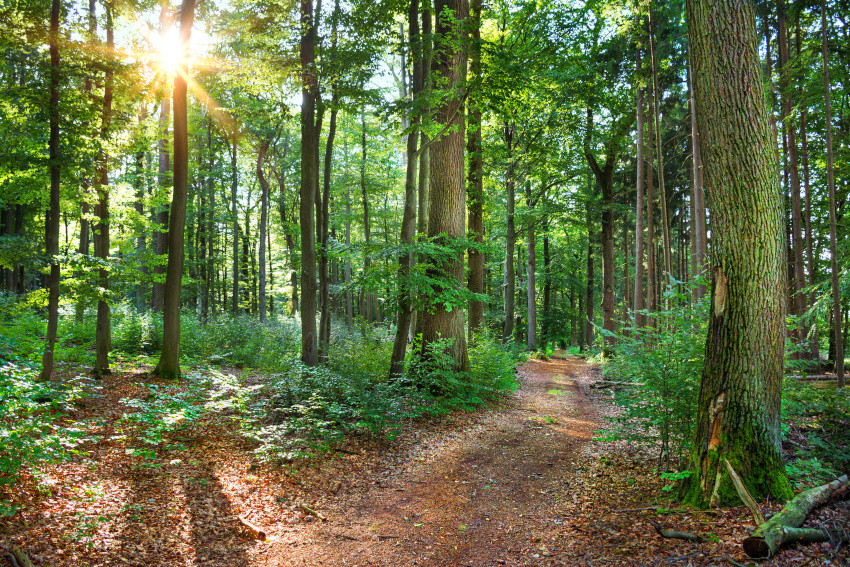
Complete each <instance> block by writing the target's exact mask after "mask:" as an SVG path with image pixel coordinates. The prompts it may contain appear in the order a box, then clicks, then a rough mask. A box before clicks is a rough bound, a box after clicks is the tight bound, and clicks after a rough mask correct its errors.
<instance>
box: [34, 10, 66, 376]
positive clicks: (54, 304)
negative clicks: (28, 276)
mask: <svg viewBox="0 0 850 567" xmlns="http://www.w3.org/2000/svg"><path fill="white" fill-rule="evenodd" d="M60 11H61V3H60V1H59V0H52V2H51V4H50V29H49V32H48V33H49V42H50V102H49V103H48V110H47V114H48V120H49V122H50V138H49V141H48V155H49V159H50V166H49V167H50V210H49V211H48V212H47V222H46V223H45V242H46V243H47V255H48V256H49V257H50V274H49V275H48V277H47V288H48V292H47V344H46V345H45V348H44V353H43V354H42V357H41V373H40V374H39V380H42V381H47V380H50V377H51V376H52V374H53V351H54V348H55V347H56V335H57V330H58V328H59V263H58V260H57V256H58V255H59V189H60V174H61V165H60V162H59V159H60V156H59V151H60V150H59V74H60V70H59V63H60V61H59V14H60Z"/></svg>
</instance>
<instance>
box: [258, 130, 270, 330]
mask: <svg viewBox="0 0 850 567" xmlns="http://www.w3.org/2000/svg"><path fill="white" fill-rule="evenodd" d="M268 150H269V143H268V141H263V142H261V143H260V149H259V151H258V152H257V179H258V180H259V182H260V250H259V254H260V259H259V263H260V282H259V288H260V289H259V291H258V296H259V301H258V303H259V306H258V307H259V311H260V322H265V320H266V232H267V230H268V222H269V220H268V219H269V181H268V179H266V175H265V173H264V172H263V162H264V161H265V159H266V153H267V152H268Z"/></svg>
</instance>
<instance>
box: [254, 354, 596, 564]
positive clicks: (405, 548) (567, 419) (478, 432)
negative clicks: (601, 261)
mask: <svg viewBox="0 0 850 567" xmlns="http://www.w3.org/2000/svg"><path fill="white" fill-rule="evenodd" d="M589 369H590V366H589V365H587V364H586V363H585V362H584V361H582V360H581V359H578V358H573V357H568V358H560V357H558V358H550V359H549V360H546V361H540V360H529V361H528V362H526V363H525V364H523V365H522V367H521V368H520V370H519V375H520V388H519V389H518V390H517V391H516V392H515V393H514V394H513V395H512V396H511V397H510V398H509V399H507V400H505V401H503V402H502V403H500V404H499V405H497V406H496V407H494V408H491V409H489V410H487V411H486V412H484V413H482V414H480V420H479V421H478V423H474V424H472V425H471V426H470V427H465V428H463V430H462V431H456V432H453V433H448V434H446V433H445V432H442V433H438V434H436V435H434V436H427V437H424V438H422V439H420V440H419V443H417V444H416V445H415V446H414V448H413V451H412V453H411V454H409V455H406V456H402V462H403V466H402V467H401V468H399V469H395V470H388V471H386V472H385V473H384V474H383V475H379V476H378V478H376V479H373V480H372V483H370V484H367V485H366V487H365V488H363V489H359V490H357V489H355V490H353V491H351V492H350V493H349V494H343V493H342V492H341V493H340V494H338V498H336V499H334V500H333V501H332V502H333V504H331V506H332V507H333V510H332V511H330V513H329V514H327V515H329V517H330V518H331V519H330V521H329V522H327V523H323V524H319V523H314V524H312V525H313V526H314V529H313V530H312V533H311V534H310V537H309V540H310V543H307V544H306V545H304V546H303V547H301V548H300V549H299V550H298V551H297V552H296V553H295V554H294V556H292V555H290V554H291V553H292V552H293V551H294V550H291V549H290V550H287V551H284V550H283V549H281V550H280V554H281V555H290V560H291V561H292V562H293V563H292V564H298V565H388V566H389V565H434V566H437V565H447V566H448V565H459V566H461V565H462V566H489V565H523V564H529V563H531V564H543V563H549V561H547V558H549V557H551V556H554V555H556V554H557V550H555V549H550V548H549V547H547V542H550V541H553V539H554V538H555V533H556V532H563V529H564V526H563V524H564V523H565V522H568V521H569V518H565V517H562V516H559V515H558V514H557V513H556V512H555V511H554V510H555V502H556V501H557V499H558V498H560V497H562V495H563V493H564V488H565V487H569V485H570V484H571V482H573V481H575V480H577V479H576V477H577V476H578V475H580V474H582V473H581V472H580V471H581V469H582V468H583V467H579V466H577V465H578V461H580V460H581V459H580V457H579V452H580V450H581V449H582V447H584V446H585V445H586V444H587V443H588V441H589V440H590V439H591V437H592V435H593V431H594V430H595V429H597V428H598V427H599V421H600V418H599V414H598V412H597V410H596V408H595V407H594V405H593V403H592V402H591V400H590V398H589V397H588V396H586V395H585V393H584V387H585V386H586V384H587V382H588V381H589V380H590V376H589V372H588V371H589ZM302 541H303V540H302ZM273 547H274V546H273ZM275 555H278V554H276V553H275V551H273V550H269V552H268V554H267V557H269V558H271V557H274V556H275ZM278 557H280V555H278ZM270 563H271V562H270Z"/></svg>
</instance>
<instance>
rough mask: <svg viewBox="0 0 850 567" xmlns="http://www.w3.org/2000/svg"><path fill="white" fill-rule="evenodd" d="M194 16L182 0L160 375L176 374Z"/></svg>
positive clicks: (191, 5)
mask: <svg viewBox="0 0 850 567" xmlns="http://www.w3.org/2000/svg"><path fill="white" fill-rule="evenodd" d="M194 18H195V0H183V6H182V8H181V9H180V48H181V52H182V55H183V56H182V57H181V60H180V63H179V66H178V72H177V73H175V75H174V193H173V195H172V198H171V212H170V214H169V217H168V266H167V267H166V270H165V297H164V298H163V300H164V302H163V317H162V353H161V354H160V358H159V362H158V363H157V365H156V368H155V369H154V371H153V373H154V374H156V375H157V376H160V377H161V378H176V377H178V376H179V375H180V290H181V286H182V280H183V256H184V246H183V238H184V237H183V230H184V228H185V225H186V204H187V201H188V196H189V130H188V112H187V109H186V91H187V82H188V77H189V63H188V59H189V38H190V37H191V34H192V23H193V21H194Z"/></svg>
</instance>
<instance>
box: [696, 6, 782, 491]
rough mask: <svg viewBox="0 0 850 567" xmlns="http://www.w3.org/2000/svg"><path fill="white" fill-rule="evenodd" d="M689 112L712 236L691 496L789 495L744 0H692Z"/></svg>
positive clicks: (772, 268)
mask: <svg viewBox="0 0 850 567" xmlns="http://www.w3.org/2000/svg"><path fill="white" fill-rule="evenodd" d="M686 12H687V21H688V37H689V41H690V45H691V55H692V62H693V77H694V91H695V96H696V115H697V125H698V129H699V132H700V134H701V136H702V139H701V142H702V148H701V149H702V152H703V164H704V174H705V180H706V186H707V187H710V188H711V207H712V209H711V212H712V226H713V230H712V236H713V238H714V243H715V245H714V258H713V270H712V271H713V280H712V301H711V313H710V319H709V327H708V338H707V340H706V349H705V367H704V369H703V374H702V380H701V384H700V394H699V406H698V414H697V420H696V432H695V436H694V443H693V449H692V453H691V460H692V464H691V469H692V470H694V471H696V474H695V475H694V476H693V477H691V479H690V481H689V485H688V490H687V500H689V501H690V502H692V503H696V504H702V505H704V504H718V503H719V502H721V501H723V502H727V503H728V502H735V501H737V500H738V496H737V491H736V490H735V488H734V486H733V483H732V481H731V479H730V478H729V475H728V473H727V472H726V469H725V467H724V465H723V462H724V459H727V460H728V461H729V463H730V464H731V465H732V467H733V468H734V469H735V471H737V472H738V474H739V475H740V476H741V479H742V481H743V483H744V485H745V486H746V488H747V489H748V491H749V492H750V494H752V495H753V496H754V497H755V498H756V499H762V498H766V497H770V498H771V499H772V500H786V499H788V498H790V497H791V496H792V495H793V493H792V491H791V487H790V485H789V483H788V478H787V476H786V474H785V469H784V465H783V464H782V459H781V455H780V427H779V408H780V401H781V396H782V375H783V354H784V343H785V297H784V289H785V276H784V254H783V239H782V194H781V191H780V188H779V184H778V177H777V167H776V161H775V157H774V156H775V153H774V152H773V151H772V148H773V140H772V138H771V134H770V123H769V117H768V112H767V108H766V105H765V98H764V92H763V86H762V80H761V70H760V62H759V58H758V51H757V49H756V32H755V14H754V12H753V5H752V4H750V3H741V2H735V1H734V0H688V4H687V10H686Z"/></svg>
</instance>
